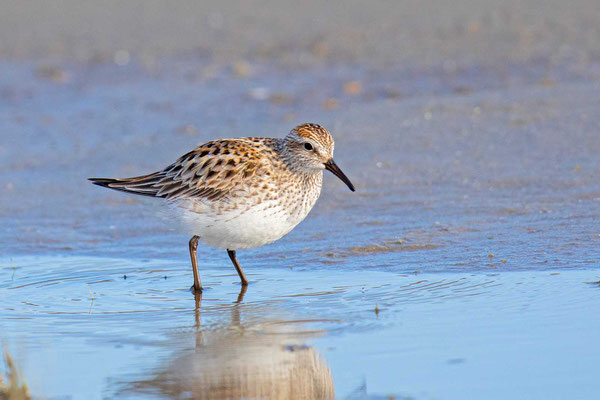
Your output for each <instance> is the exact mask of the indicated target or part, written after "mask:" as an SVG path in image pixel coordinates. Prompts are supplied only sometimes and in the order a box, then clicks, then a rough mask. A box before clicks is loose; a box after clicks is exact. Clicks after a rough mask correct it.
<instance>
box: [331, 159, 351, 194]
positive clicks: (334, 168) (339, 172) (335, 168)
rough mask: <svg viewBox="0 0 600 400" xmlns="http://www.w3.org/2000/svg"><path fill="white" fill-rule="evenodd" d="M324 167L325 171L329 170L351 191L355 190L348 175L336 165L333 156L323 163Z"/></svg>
mask: <svg viewBox="0 0 600 400" xmlns="http://www.w3.org/2000/svg"><path fill="white" fill-rule="evenodd" d="M325 169H326V170H327V171H331V172H332V173H333V174H334V175H335V176H337V177H338V178H340V179H341V180H342V182H344V183H345V184H346V186H348V188H349V189H350V190H352V191H353V192H354V191H355V190H356V189H354V185H353V184H352V182H350V179H348V177H347V176H346V175H345V174H344V173H343V172H342V170H341V169H340V167H338V166H337V164H336V163H335V162H334V161H333V158H332V159H330V160H329V161H327V162H326V163H325Z"/></svg>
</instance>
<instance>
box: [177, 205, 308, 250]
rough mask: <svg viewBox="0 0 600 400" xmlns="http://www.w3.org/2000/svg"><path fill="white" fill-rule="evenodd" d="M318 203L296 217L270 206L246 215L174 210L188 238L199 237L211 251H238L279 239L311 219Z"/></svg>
mask: <svg viewBox="0 0 600 400" xmlns="http://www.w3.org/2000/svg"><path fill="white" fill-rule="evenodd" d="M315 201H316V198H315ZM315 201H312V202H310V203H309V204H306V205H305V206H304V207H300V208H299V209H298V210H296V212H295V213H291V212H290V211H291V210H289V208H284V207H282V206H280V205H277V204H275V203H269V202H267V203H261V204H260V205H257V206H255V207H253V208H250V209H249V210H247V211H245V212H239V211H230V212H227V213H223V214H222V215H215V214H213V213H211V212H206V213H199V212H193V211H189V207H186V206H185V204H181V203H179V204H174V205H173V206H172V207H173V208H175V209H173V211H175V213H176V214H179V219H180V220H181V222H183V229H184V230H185V231H186V232H187V233H188V234H190V235H198V236H200V239H201V241H203V242H204V243H205V244H207V245H209V246H211V247H216V248H219V249H231V250H239V249H250V248H253V247H259V246H262V245H265V244H268V243H272V242H274V241H276V240H277V239H280V238H281V237H283V236H284V235H286V234H287V233H288V232H290V231H291V230H292V229H293V228H294V227H295V226H296V225H298V224H299V223H300V222H301V221H302V220H303V219H304V218H305V217H306V215H308V212H309V211H310V210H311V209H312V207H313V205H314V203H315Z"/></svg>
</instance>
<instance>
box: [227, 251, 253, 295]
mask: <svg viewBox="0 0 600 400" xmlns="http://www.w3.org/2000/svg"><path fill="white" fill-rule="evenodd" d="M227 254H228V255H229V258H230V259H231V262H232V263H233V266H234V267H235V270H236V271H237V273H238V275H239V276H240V279H241V280H242V286H248V279H246V275H244V271H242V267H241V266H240V263H239V262H238V260H237V257H236V256H235V250H229V249H227Z"/></svg>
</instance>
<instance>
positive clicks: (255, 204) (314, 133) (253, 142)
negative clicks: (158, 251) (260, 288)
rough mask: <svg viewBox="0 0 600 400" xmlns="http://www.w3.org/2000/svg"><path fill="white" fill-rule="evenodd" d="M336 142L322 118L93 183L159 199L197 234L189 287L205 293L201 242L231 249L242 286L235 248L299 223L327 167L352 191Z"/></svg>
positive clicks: (281, 233) (270, 238)
mask: <svg viewBox="0 0 600 400" xmlns="http://www.w3.org/2000/svg"><path fill="white" fill-rule="evenodd" d="M333 148H334V142H333V138H332V137H331V135H330V133H329V132H328V131H327V129H325V128H323V127H322V126H320V125H317V124H303V125H298V126H296V127H295V128H294V129H292V130H291V132H290V133H289V134H288V135H287V136H285V137H284V138H262V137H247V138H238V139H220V140H214V141H210V142H206V143H204V144H201V145H200V146H198V147H196V148H195V149H194V150H192V151H190V152H189V153H186V154H184V155H183V156H181V157H180V158H179V159H178V160H177V161H175V162H174V163H172V164H171V165H169V166H167V167H166V168H164V169H162V170H160V171H158V172H153V173H151V174H148V175H142V176H136V177H132V178H122V179H112V178H89V180H90V181H92V182H93V183H94V184H96V185H99V186H103V187H107V188H110V189H114V190H120V191H123V192H127V193H134V194H138V195H144V196H150V197H161V198H164V199H166V200H167V202H166V204H167V206H168V207H169V210H170V211H171V215H173V216H174V217H175V218H177V219H178V220H179V221H180V222H182V223H183V227H184V229H185V230H186V231H187V232H188V233H189V234H190V235H192V238H191V239H190V241H189V251H190V257H191V260H192V270H193V273H194V285H193V286H192V288H193V289H194V290H197V291H202V284H201V281H200V275H199V272H198V261H197V257H196V250H197V246H198V241H199V240H202V241H203V242H204V243H205V244H207V245H208V246H211V247H216V248H219V249H226V250H227V254H228V255H229V258H230V259H231V262H232V263H233V266H234V267H235V269H236V271H237V273H238V275H239V277H240V280H241V283H242V285H244V286H246V285H248V279H246V275H245V274H244V271H243V270H242V267H241V266H240V264H239V262H238V260H237V256H236V250H240V249H250V248H254V247H259V246H262V245H265V244H268V243H272V242H274V241H276V240H278V239H280V238H281V237H283V236H284V235H286V234H287V233H288V232H290V231H291V230H292V229H293V228H294V227H295V226H296V225H298V224H299V223H300V222H301V221H302V220H303V219H304V218H305V217H306V216H307V215H308V213H309V211H310V210H311V209H312V207H313V206H314V205H315V202H316V201H317V199H318V198H319V195H320V194H321V184H322V180H323V170H324V169H326V170H328V171H331V172H332V173H333V174H334V175H336V176H337V177H338V178H340V179H341V180H342V181H343V182H344V183H345V184H346V185H347V186H348V188H349V189H350V190H352V191H354V190H355V189H354V185H352V182H350V180H349V179H348V177H346V175H345V174H344V173H343V172H342V170H341V169H340V168H339V167H338V166H337V165H336V163H335V162H334V161H333Z"/></svg>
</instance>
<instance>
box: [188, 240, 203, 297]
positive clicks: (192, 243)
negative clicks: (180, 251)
mask: <svg viewBox="0 0 600 400" xmlns="http://www.w3.org/2000/svg"><path fill="white" fill-rule="evenodd" d="M198 239H200V236H198V235H194V236H192V238H191V239H190V257H191V259H192V271H193V272H194V286H192V289H194V290H197V291H202V284H201V283H200V275H199V273H198V260H197V258H196V249H197V248H198Z"/></svg>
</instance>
